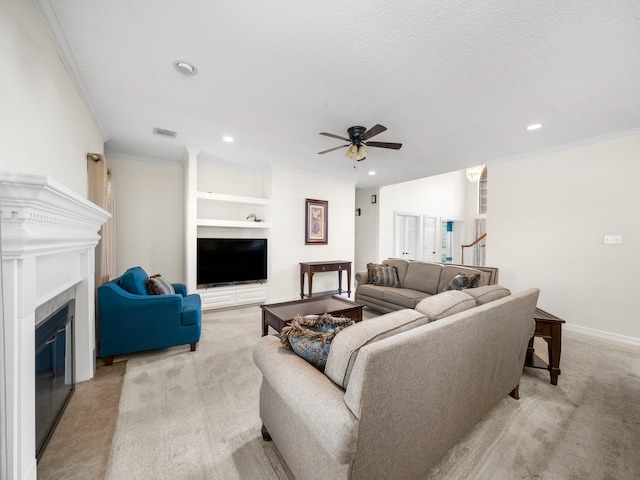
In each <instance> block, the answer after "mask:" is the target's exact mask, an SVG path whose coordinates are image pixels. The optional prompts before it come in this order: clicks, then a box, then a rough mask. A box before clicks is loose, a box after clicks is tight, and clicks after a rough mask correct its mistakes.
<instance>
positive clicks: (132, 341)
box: [98, 267, 202, 365]
mask: <svg viewBox="0 0 640 480" xmlns="http://www.w3.org/2000/svg"><path fill="white" fill-rule="evenodd" d="M148 278H149V277H148V275H147V274H146V272H145V271H144V270H143V269H142V268H141V267H133V268H130V269H129V270H127V271H126V272H125V273H124V274H122V276H120V277H118V278H116V279H114V280H112V281H110V282H107V283H104V284H103V285H100V286H99V287H98V325H99V329H98V330H99V333H100V336H99V351H100V358H104V363H105V365H111V364H112V363H113V356H114V355H120V354H123V353H133V352H141V351H144V350H154V349H157V348H167V347H173V346H176V345H186V344H190V346H191V351H192V352H193V351H195V350H196V346H197V344H198V341H200V331H201V326H202V323H201V322H202V303H201V299H200V295H197V294H195V295H187V288H186V287H185V286H184V285H183V284H179V283H176V284H172V286H173V289H174V290H175V292H176V293H175V294H169V295H150V294H149V292H148V289H147V284H146V283H147V279H148Z"/></svg>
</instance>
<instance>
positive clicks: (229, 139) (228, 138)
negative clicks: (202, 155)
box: [222, 135, 233, 143]
mask: <svg viewBox="0 0 640 480" xmlns="http://www.w3.org/2000/svg"><path fill="white" fill-rule="evenodd" d="M222 140H224V141H225V142H228V143H231V142H233V137H230V136H229V135H225V136H224V137H222Z"/></svg>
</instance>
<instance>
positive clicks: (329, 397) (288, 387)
mask: <svg viewBox="0 0 640 480" xmlns="http://www.w3.org/2000/svg"><path fill="white" fill-rule="evenodd" d="M253 360H254V362H255V364H256V366H257V367H258V368H259V369H260V371H261V372H262V375H263V382H267V383H269V385H270V386H271V388H272V389H273V390H275V391H276V392H277V394H278V396H279V398H281V399H282V401H283V402H285V403H286V404H287V406H288V407H289V408H290V409H291V410H292V411H293V412H294V415H295V418H292V419H291V421H292V422H296V423H302V424H304V429H305V430H306V431H308V432H310V433H311V434H312V435H313V436H314V438H315V439H317V441H318V443H319V444H320V445H322V446H323V447H324V448H325V450H326V451H327V452H328V453H329V454H330V455H332V456H333V457H335V458H338V459H344V458H345V456H346V457H350V456H351V455H352V454H353V453H354V452H355V441H356V438H357V428H358V427H357V421H356V418H355V417H354V415H353V414H352V413H351V411H350V410H349V409H348V408H347V406H346V404H345V403H344V390H342V389H341V388H340V387H338V386H337V385H336V384H335V383H333V382H332V381H331V380H329V378H328V377H327V376H326V375H324V374H323V373H321V372H320V371H319V370H317V369H316V368H315V367H313V366H312V365H311V364H309V363H308V362H306V361H305V360H303V359H302V358H300V357H299V356H298V355H296V354H295V353H294V352H292V351H291V350H287V349H285V348H284V347H282V344H281V343H280V340H279V339H278V338H277V337H276V336H273V335H270V336H265V337H262V338H261V339H260V342H259V344H258V346H257V348H256V350H255V351H254V353H253ZM261 401H262V400H261ZM264 420H265V419H263V421H264Z"/></svg>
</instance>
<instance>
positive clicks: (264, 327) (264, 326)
mask: <svg viewBox="0 0 640 480" xmlns="http://www.w3.org/2000/svg"><path fill="white" fill-rule="evenodd" d="M267 333H269V324H268V323H267V316H266V313H265V311H264V310H263V311H262V336H263V337H266V336H267Z"/></svg>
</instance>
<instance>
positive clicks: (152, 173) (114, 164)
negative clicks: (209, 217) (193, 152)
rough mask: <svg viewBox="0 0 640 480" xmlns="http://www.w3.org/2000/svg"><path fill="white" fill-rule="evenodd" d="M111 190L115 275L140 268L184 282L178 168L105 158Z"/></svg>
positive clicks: (181, 200) (181, 207)
mask: <svg viewBox="0 0 640 480" xmlns="http://www.w3.org/2000/svg"><path fill="white" fill-rule="evenodd" d="M107 164H108V166H109V168H110V169H111V173H112V175H113V182H114V190H115V214H114V218H115V225H116V270H117V271H116V275H121V274H122V273H124V272H125V270H126V269H127V268H129V267H135V266H137V265H140V266H141V267H142V268H143V269H144V270H145V271H146V272H147V273H148V274H149V275H154V274H156V273H159V274H161V275H162V276H163V277H165V278H166V279H167V280H169V281H171V282H178V283H184V282H185V281H186V279H185V270H184V256H185V255H184V251H185V250H184V238H185V223H184V193H183V192H184V179H183V170H182V167H174V166H168V165H161V164H153V163H147V162H142V161H135V160H132V159H131V158H126V159H124V158H119V157H115V156H112V155H110V156H108V157H107Z"/></svg>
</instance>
